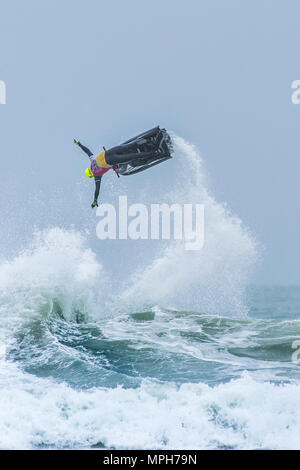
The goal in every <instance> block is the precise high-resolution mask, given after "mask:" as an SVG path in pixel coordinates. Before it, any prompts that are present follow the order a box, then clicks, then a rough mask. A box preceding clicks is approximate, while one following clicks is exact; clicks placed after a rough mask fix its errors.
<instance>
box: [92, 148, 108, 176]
mask: <svg viewBox="0 0 300 470" xmlns="http://www.w3.org/2000/svg"><path fill="white" fill-rule="evenodd" d="M111 168H112V166H111V165H108V164H107V163H106V160H105V151H104V152H101V153H99V155H97V157H96V158H94V159H93V160H92V163H91V170H92V172H93V175H94V176H102V175H104V173H106V172H107V171H109V170H110V169H111Z"/></svg>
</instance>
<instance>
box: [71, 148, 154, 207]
mask: <svg viewBox="0 0 300 470" xmlns="http://www.w3.org/2000/svg"><path fill="white" fill-rule="evenodd" d="M74 143H75V144H76V145H78V146H79V147H80V148H81V149H82V150H83V151H84V152H85V153H86V154H87V155H88V156H89V159H90V161H91V165H90V167H88V168H87V169H86V170H85V174H86V175H87V176H88V177H89V178H95V194H94V201H93V203H92V205H91V207H92V209H93V208H94V207H96V206H97V207H98V196H99V192H100V184H101V178H102V176H103V175H104V173H106V172H107V171H109V170H110V169H111V168H113V169H114V171H115V172H116V173H117V174H118V168H117V165H118V164H122V163H129V162H130V161H132V160H135V159H136V158H147V157H153V156H155V155H158V153H159V151H158V150H156V151H151V152H134V153H126V152H128V151H129V150H130V148H132V143H129V144H122V145H118V146H116V147H113V148H111V149H109V150H104V151H103V152H101V153H99V155H97V157H94V156H93V153H92V152H91V151H90V149H88V148H87V147H85V146H84V145H82V144H81V143H80V142H79V141H78V140H75V139H74ZM118 176H119V175H118Z"/></svg>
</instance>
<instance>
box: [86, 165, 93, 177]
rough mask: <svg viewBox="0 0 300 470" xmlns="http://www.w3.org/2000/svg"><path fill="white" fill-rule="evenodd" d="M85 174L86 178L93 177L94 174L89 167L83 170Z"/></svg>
mask: <svg viewBox="0 0 300 470" xmlns="http://www.w3.org/2000/svg"><path fill="white" fill-rule="evenodd" d="M85 174H86V176H87V177H88V178H94V174H93V172H92V170H91V169H90V167H88V168H87V169H86V170H85Z"/></svg>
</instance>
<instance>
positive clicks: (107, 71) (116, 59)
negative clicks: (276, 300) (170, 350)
mask: <svg viewBox="0 0 300 470" xmlns="http://www.w3.org/2000/svg"><path fill="white" fill-rule="evenodd" d="M299 18H300V2H299V1H296V0H295V1H292V0H288V1H280V0H251V1H250V0H243V1H241V0H186V1H183V0H151V1H149V0H148V1H146V0H126V1H123V0H85V1H83V0H81V1H78V0H59V1H58V0H51V1H49V0H43V1H42V2H41V1H40V0H26V1H23V0H18V1H16V0H9V1H8V0H2V1H1V4H0V46H1V53H0V80H4V81H5V83H6V86H7V104H6V105H0V129H1V130H0V132H1V139H0V155H1V172H0V175H1V176H0V177H1V188H0V197H1V204H0V209H1V214H2V220H3V223H2V227H1V233H2V247H1V248H2V250H1V251H2V256H3V251H4V248H5V250H7V252H9V251H11V250H12V249H13V246H15V245H16V244H18V245H19V246H21V245H22V234H23V235H24V239H25V238H26V233H27V235H28V237H29V233H30V230H31V229H32V226H33V225H36V226H39V225H43V223H46V221H47V222H49V221H50V222H51V223H53V224H55V223H57V225H59V224H61V223H62V221H67V222H68V223H73V224H75V225H76V223H77V222H76V221H77V220H78V217H77V216H76V214H77V213H78V210H79V209H78V210H77V205H78V204H77V202H78V198H79V199H80V198H83V201H84V204H85V205H87V209H89V204H90V202H91V201H90V199H91V196H92V188H91V187H88V186H85V183H83V182H82V180H81V176H79V174H80V175H81V172H82V169H83V168H84V167H83V165H82V160H81V159H83V158H84V157H83V156H81V155H79V153H78V152H77V149H76V148H74V146H73V143H72V142H73V138H74V137H76V138H78V139H80V140H82V142H85V143H87V144H89V145H90V146H91V147H92V149H94V150H97V149H98V148H99V146H101V145H106V146H107V147H109V146H112V145H115V144H118V143H119V142H120V141H121V140H122V138H124V139H127V138H129V137H130V136H132V135H134V134H136V133H137V132H140V131H142V130H144V129H148V128H150V127H152V126H154V125H156V124H161V125H162V126H164V127H167V128H168V129H170V130H173V131H174V132H176V133H177V134H178V135H180V136H182V137H184V138H185V139H187V140H188V141H189V142H192V143H194V144H196V145H197V147H198V149H199V151H200V152H201V153H202V155H203V158H204V160H205V165H206V168H207V171H208V173H209V177H210V182H211V187H212V192H213V194H214V195H215V197H216V198H217V199H218V200H219V201H220V202H226V203H227V204H228V206H229V207H230V208H231V209H232V211H233V212H234V213H235V214H237V215H239V216H240V217H241V218H242V220H243V221H244V222H245V224H246V225H247V226H248V227H249V228H250V229H251V231H252V233H253V234H255V236H256V237H257V239H258V240H259V242H260V243H261V244H262V245H263V246H264V250H265V251H264V253H263V260H262V264H261V266H260V268H259V269H258V270H257V272H256V278H255V281H256V282H262V283H285V284H289V283H299V281H300V276H299V265H300V250H299V239H300V224H299V221H300V210H299V199H300V197H299V196H300V184H299V175H300V139H299V137H300V105H295V104H292V101H291V93H292V90H291V84H292V82H293V80H296V79H300V56H299V44H300V22H299ZM151 171H153V172H155V173H153V174H155V175H156V176H155V178H154V179H155V183H154V184H163V182H165V184H166V185H170V184H172V182H171V181H170V179H169V180H168V171H167V170H166V169H165V168H164V169H163V170H162V172H160V170H158V169H156V170H151ZM113 176H114V175H112V176H110V177H109V178H107V183H106V184H107V186H106V190H107V188H110V185H113V186H112V187H113V188H114V190H116V191H117V188H118V186H117V183H115V180H112V178H113ZM141 178H144V176H143V177H141ZM141 178H140V179H135V180H134V181H133V180H132V181H131V183H130V184H132V185H138V184H141V181H143V180H142V179H141ZM104 184H105V183H104ZM122 184H125V185H126V184H129V183H128V182H125V183H122ZM121 187H122V186H121ZM104 190H105V188H104ZM78 194H79V195H80V196H78ZM53 201H54V202H53ZM58 201H59V203H58ZM39 204H41V205H40V206H39ZM80 207H81V206H80ZM80 211H81V212H80V214H81V213H82V209H80ZM32 213H34V218H32ZM47 217H49V220H48V219H47ZM87 217H90V218H92V217H94V215H92V214H91V213H90V212H89V214H88V215H87ZM17 223H18V227H19V228H18V230H17V229H16V224H17ZM16 233H18V236H16Z"/></svg>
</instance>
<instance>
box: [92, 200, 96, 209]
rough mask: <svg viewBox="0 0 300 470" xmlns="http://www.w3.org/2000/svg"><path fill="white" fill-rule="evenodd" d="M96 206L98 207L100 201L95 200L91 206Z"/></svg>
mask: <svg viewBox="0 0 300 470" xmlns="http://www.w3.org/2000/svg"><path fill="white" fill-rule="evenodd" d="M94 207H98V202H97V201H94V202H93V203H92V205H91V208H92V209H94Z"/></svg>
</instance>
